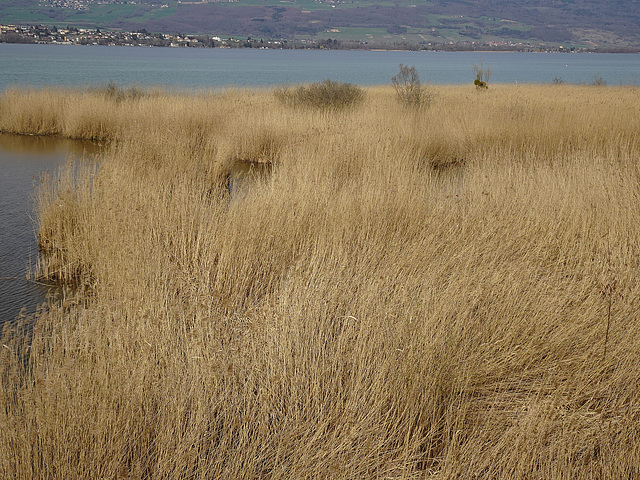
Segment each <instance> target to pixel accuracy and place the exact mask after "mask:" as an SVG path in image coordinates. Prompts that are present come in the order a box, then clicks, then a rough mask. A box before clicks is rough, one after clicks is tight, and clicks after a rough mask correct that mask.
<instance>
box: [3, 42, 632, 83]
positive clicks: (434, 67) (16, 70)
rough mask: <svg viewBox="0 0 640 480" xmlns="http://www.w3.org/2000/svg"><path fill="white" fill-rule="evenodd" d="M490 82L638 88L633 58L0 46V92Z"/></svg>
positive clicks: (505, 54)
mask: <svg viewBox="0 0 640 480" xmlns="http://www.w3.org/2000/svg"><path fill="white" fill-rule="evenodd" d="M481 62H483V63H484V65H485V66H488V67H490V68H491V70H492V77H491V82H492V83H515V82H520V83H549V82H551V81H553V79H554V78H561V79H562V80H563V81H565V82H568V83H591V82H593V80H594V79H595V78H596V77H599V78H602V79H603V80H604V81H606V82H607V84H609V85H619V84H625V85H629V84H633V85H637V84H639V83H640V55H639V54H571V53H512V52H505V53H498V52H395V51H393V52H388V51H384V52H380V51H341V50H252V49H197V48H148V47H146V48H145V47H107V46H75V45H16V44H0V65H1V66H2V68H0V91H2V90H4V89H5V88H6V87H8V86H12V85H16V86H33V87H41V86H47V85H65V86H78V85H81V86H86V85H96V84H100V83H107V82H110V81H113V82H115V83H118V84H121V85H159V86H177V87H187V88H208V87H213V88H217V87H223V86H229V85H241V86H258V85H277V84H283V83H285V82H290V83H299V82H312V81H319V80H324V79H326V78H331V79H332V80H338V81H343V82H351V83H357V84H360V85H380V84H388V83H390V79H391V77H392V76H393V75H394V74H395V73H396V72H397V70H398V64H400V63H403V64H405V65H413V66H415V67H416V68H417V70H418V73H419V74H420V78H421V79H422V80H423V81H424V82H427V83H433V84H464V83H471V82H473V80H474V74H473V70H472V68H473V65H474V64H480V63H481Z"/></svg>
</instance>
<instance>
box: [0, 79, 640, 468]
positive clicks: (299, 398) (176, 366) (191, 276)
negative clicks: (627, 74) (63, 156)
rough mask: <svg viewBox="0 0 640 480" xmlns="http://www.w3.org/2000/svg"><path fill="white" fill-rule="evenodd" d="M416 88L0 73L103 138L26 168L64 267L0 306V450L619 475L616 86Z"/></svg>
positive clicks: (0, 110)
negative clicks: (290, 91)
mask: <svg viewBox="0 0 640 480" xmlns="http://www.w3.org/2000/svg"><path fill="white" fill-rule="evenodd" d="M432 90H433V93H434V97H433V99H432V101H431V103H430V106H429V108H424V109H421V110H415V109H414V110H412V109H407V108H403V107H402V106H401V105H400V104H399V103H398V102H397V101H396V99H395V97H394V91H393V90H392V89H391V87H380V88H371V89H367V91H366V96H365V98H364V100H363V101H362V103H360V104H358V105H355V106H353V107H350V108H346V109H337V110H327V109H324V110H323V109H314V108H308V107H304V106H297V107H296V106H292V105H287V104H285V103H282V102H279V101H278V99H277V96H276V95H274V94H273V92H268V91H228V92H223V93H216V94H201V95H195V94H194V95H178V94H175V95H169V94H164V93H161V92H154V93H144V92H143V93H141V94H139V95H138V94H136V95H126V96H125V97H123V98H120V97H117V98H116V97H113V96H110V95H108V94H105V92H103V91H102V92H96V91H92V92H90V91H87V92H71V91H60V90H56V91H20V90H10V91H7V92H6V93H5V94H4V96H2V97H1V98H0V131H6V132H15V133H38V134H56V135H62V136H67V137H74V138H92V139H98V140H101V141H107V142H108V143H109V145H110V146H109V148H108V150H107V151H106V153H105V154H104V158H102V159H101V161H100V164H99V167H97V168H96V167H89V166H85V165H77V166H68V167H67V168H66V169H64V170H62V171H61V172H60V173H59V175H57V176H55V177H53V178H50V179H48V180H47V179H45V180H43V183H42V185H41V188H40V189H39V191H38V197H37V209H38V211H37V215H38V220H39V234H38V235H39V242H40V245H41V248H42V250H43V253H44V256H43V263H42V265H41V274H42V275H44V276H47V277H50V278H55V279H58V280H61V281H64V282H69V283H73V284H75V285H76V286H78V285H79V286H82V288H79V289H78V292H79V293H77V294H69V297H68V298H66V299H65V301H64V302H63V303H62V305H56V306H52V307H51V309H50V311H48V312H46V313H42V314H41V315H39V316H38V318H36V321H35V324H34V326H33V330H32V331H31V332H29V333H28V334H27V333H23V329H22V327H21V324H20V323H18V324H17V325H14V326H12V327H7V331H5V334H4V335H5V336H4V339H3V341H2V343H3V346H2V348H0V362H1V370H0V372H1V375H0V379H1V382H2V388H0V404H1V405H2V408H0V424H1V425H3V428H2V429H0V476H2V477H7V478H9V477H11V478H25V479H26V478H108V479H112V478H113V479H116V478H145V479H147V478H148V479H157V478H167V479H183V478H184V479H187V478H189V479H191V478H202V479H205V478H207V479H208V478H246V479H250V478H291V479H299V478H362V479H368V478H381V479H382V478H398V479H400V478H403V479H414V478H439V479H453V478H456V479H458V478H480V479H493V478H522V479H525V478H526V479H530V478H571V479H602V478H609V479H618V478H633V477H635V476H637V475H640V470H639V467H638V465H640V431H639V429H638V425H639V424H640V423H639V422H640V373H639V371H638V368H637V365H638V363H639V361H640V321H639V319H638V311H639V309H640V296H639V293H640V282H639V278H638V274H639V272H640V270H639V267H640V255H639V254H640V243H639V239H640V235H639V234H640V223H639V222H638V221H637V218H638V212H639V211H640V208H639V207H640V189H639V187H640V166H639V159H640V136H639V134H638V132H640V117H638V115H637V112H638V108H639V107H640V95H639V93H640V92H639V91H638V89H637V88H599V87H586V86H584V87H579V86H566V85H559V86H527V85H520V86H492V87H491V88H490V89H489V90H487V91H483V92H478V91H476V90H475V89H474V88H473V87H437V88H433V89H432ZM237 162H261V163H271V164H272V165H273V167H272V173H271V174H270V176H269V177H268V178H266V179H257V180H256V181H254V182H253V183H252V184H250V185H245V186H244V187H243V188H242V189H241V191H240V192H239V193H235V194H234V195H233V196H230V195H229V188H228V184H229V181H230V175H231V174H232V172H233V167H234V165H235V164H236V163H237Z"/></svg>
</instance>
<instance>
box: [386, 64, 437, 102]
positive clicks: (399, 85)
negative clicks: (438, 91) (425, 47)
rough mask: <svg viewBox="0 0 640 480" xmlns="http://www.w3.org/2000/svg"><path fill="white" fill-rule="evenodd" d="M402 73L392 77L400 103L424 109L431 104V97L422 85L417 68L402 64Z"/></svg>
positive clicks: (400, 66) (400, 67)
mask: <svg viewBox="0 0 640 480" xmlns="http://www.w3.org/2000/svg"><path fill="white" fill-rule="evenodd" d="M398 67H399V69H400V71H399V72H398V73H397V74H396V75H394V76H393V77H391V84H392V85H393V88H395V90H396V95H397V97H398V100H399V101H400V103H402V104H403V105H404V106H405V107H423V106H428V105H429V103H430V102H431V95H430V94H429V92H428V91H427V89H426V88H425V87H424V86H423V85H422V84H421V83H420V76H419V75H418V71H417V70H416V67H408V66H407V65H403V64H402V63H401V64H400V65H399V66H398Z"/></svg>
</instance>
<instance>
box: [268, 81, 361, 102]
mask: <svg viewBox="0 0 640 480" xmlns="http://www.w3.org/2000/svg"><path fill="white" fill-rule="evenodd" d="M275 95H276V97H277V98H278V99H279V100H280V101H281V102H283V103H284V104H286V105H291V106H294V107H298V106H304V107H313V108H320V109H342V108H347V107H351V106H354V105H357V104H358V103H360V102H362V101H363V100H364V95H365V93H364V90H363V89H362V88H360V87H359V86H357V85H353V84H351V83H342V82H334V81H332V80H329V79H327V80H324V81H322V82H315V83H312V84H310V85H299V86H296V87H290V86H289V85H285V86H283V87H279V88H277V89H276V91H275Z"/></svg>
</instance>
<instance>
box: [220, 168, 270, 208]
mask: <svg viewBox="0 0 640 480" xmlns="http://www.w3.org/2000/svg"><path fill="white" fill-rule="evenodd" d="M272 171H273V164H272V163H271V162H253V161H248V160H238V161H235V162H234V163H233V164H232V165H231V168H230V169H229V174H228V175H227V191H228V193H229V195H230V196H231V198H232V199H238V198H242V197H243V196H245V195H246V194H247V193H248V192H249V191H250V190H251V188H252V186H254V185H255V184H256V182H260V181H264V180H266V179H268V178H269V176H270V175H271V172H272Z"/></svg>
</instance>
